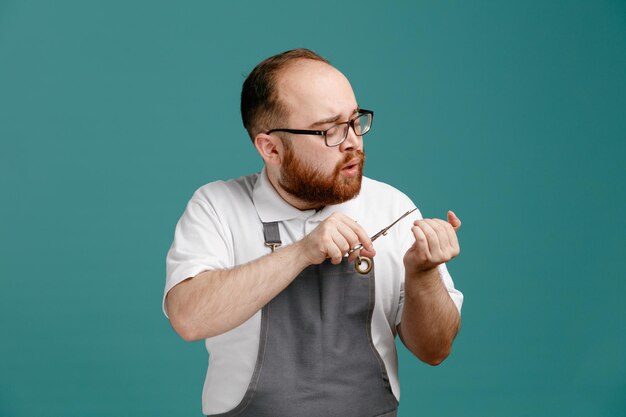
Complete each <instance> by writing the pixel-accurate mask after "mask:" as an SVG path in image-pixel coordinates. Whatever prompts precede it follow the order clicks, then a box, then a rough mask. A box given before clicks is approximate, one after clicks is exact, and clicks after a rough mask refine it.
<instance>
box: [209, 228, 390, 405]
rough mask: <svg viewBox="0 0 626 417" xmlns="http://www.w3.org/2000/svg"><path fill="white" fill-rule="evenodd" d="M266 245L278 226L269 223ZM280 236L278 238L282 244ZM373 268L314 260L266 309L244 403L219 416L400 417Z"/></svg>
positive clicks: (273, 242) (272, 240)
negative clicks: (378, 326) (364, 270)
mask: <svg viewBox="0 0 626 417" xmlns="http://www.w3.org/2000/svg"><path fill="white" fill-rule="evenodd" d="M263 226H264V229H265V240H266V244H268V246H273V247H276V246H278V245H280V239H279V237H278V227H277V226H278V225H277V224H276V223H264V225H263ZM277 241H278V243H276V242H277ZM374 283H375V281H374V269H373V268H372V270H371V271H370V272H369V273H368V274H367V275H362V274H360V273H358V272H356V270H355V269H354V265H353V264H352V263H351V262H348V261H347V258H344V259H343V260H342V262H341V264H339V265H333V264H332V263H330V260H326V261H325V262H324V263H322V264H320V265H311V266H309V267H308V268H306V269H305V270H304V271H302V272H301V273H300V275H298V276H297V277H296V278H295V279H294V280H293V281H292V283H291V284H289V286H288V287H287V288H285V289H284V290H283V291H282V292H281V293H280V294H278V295H277V296H276V297H275V298H274V299H272V301H270V302H269V303H268V304H267V305H266V306H265V307H263V309H262V313H261V337H260V341H259V351H258V356H257V361H256V366H255V370H254V373H253V375H252V379H251V381H250V385H249V386H248V389H247V391H246V394H245V395H244V398H243V400H242V401H241V402H240V403H239V405H237V406H236V407H235V408H234V409H232V410H231V411H229V412H226V413H221V414H215V415H213V416H214V417H231V416H232V417H234V416H237V417H333V416H337V417H395V416H396V410H397V407H398V402H397V400H396V397H395V396H394V395H393V392H392V391H391V386H390V384H389V377H388V376H387V371H386V369H385V364H384V362H383V360H382V358H381V357H380V355H379V354H378V352H377V351H376V348H375V347H374V344H373V342H372V333H371V320H372V313H373V311H374V300H375V298H374V291H375V285H374Z"/></svg>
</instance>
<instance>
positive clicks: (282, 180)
mask: <svg viewBox="0 0 626 417" xmlns="http://www.w3.org/2000/svg"><path fill="white" fill-rule="evenodd" d="M284 71H285V73H284V74H282V75H281V78H280V81H279V84H278V91H279V95H280V99H281V101H282V102H283V103H284V104H285V107H286V108H287V109H289V115H288V117H287V119H288V120H287V121H286V123H285V126H286V127H288V128H294V129H312V130H326V129H328V128H330V127H332V126H333V125H334V124H336V123H340V122H344V121H347V120H349V119H350V118H351V117H353V115H354V112H355V110H356V109H357V107H358V105H357V103H356V98H355V97H354V92H353V91H352V87H351V86H350V83H349V82H348V80H347V79H346V78H345V76H343V74H341V73H340V72H339V71H337V70H336V69H335V68H333V67H331V66H330V65H328V64H325V63H322V62H317V61H311V60H303V61H299V62H297V63H295V64H292V66H290V67H289V68H288V69H286V70H284ZM282 142H283V150H284V152H283V157H282V164H281V167H280V175H279V177H278V178H277V183H278V185H279V186H280V187H281V188H282V189H283V190H284V191H286V192H287V193H289V194H290V195H292V196H293V197H296V198H297V199H298V200H300V201H302V202H306V203H308V204H309V206H310V207H321V206H325V205H330V204H338V203H342V202H344V201H347V200H350V199H351V198H354V197H355V196H356V195H357V194H358V193H359V191H360V190H361V179H362V175H363V164H364V161H365V154H364V152H363V143H362V138H360V137H358V136H356V135H355V134H354V131H353V130H352V129H349V133H348V137H347V138H346V140H345V141H344V142H343V143H342V144H340V145H339V146H335V147H327V146H326V145H325V143H324V138H323V136H309V135H291V134H286V135H285V136H284V137H282Z"/></svg>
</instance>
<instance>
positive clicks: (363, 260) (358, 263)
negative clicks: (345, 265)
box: [354, 256, 373, 275]
mask: <svg viewBox="0 0 626 417" xmlns="http://www.w3.org/2000/svg"><path fill="white" fill-rule="evenodd" d="M364 265H365V266H364ZM372 265H373V264H372V260H371V259H370V258H368V257H367V256H359V257H357V258H356V259H355V260H354V269H356V272H358V273H359V274H362V275H366V274H367V273H369V272H370V271H371V270H372Z"/></svg>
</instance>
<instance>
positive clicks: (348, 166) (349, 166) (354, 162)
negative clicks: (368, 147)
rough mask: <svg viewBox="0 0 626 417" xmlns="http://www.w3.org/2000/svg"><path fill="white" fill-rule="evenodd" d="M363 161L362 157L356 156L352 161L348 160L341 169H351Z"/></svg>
mask: <svg viewBox="0 0 626 417" xmlns="http://www.w3.org/2000/svg"><path fill="white" fill-rule="evenodd" d="M360 163H361V159H360V158H354V159H352V160H351V161H350V162H348V163H347V164H345V165H344V166H343V167H342V168H341V169H342V170H344V169H347V170H351V169H353V168H356V167H358V165H359V164H360Z"/></svg>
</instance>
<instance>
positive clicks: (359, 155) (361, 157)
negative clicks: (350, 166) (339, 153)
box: [340, 151, 365, 165]
mask: <svg viewBox="0 0 626 417" xmlns="http://www.w3.org/2000/svg"><path fill="white" fill-rule="evenodd" d="M354 158H358V159H359V163H361V164H362V163H363V162H364V161H365V152H363V151H351V152H348V153H346V156H345V157H344V158H343V161H342V162H341V163H340V164H341V165H345V164H347V163H348V162H350V161H352V160H353V159H354Z"/></svg>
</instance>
